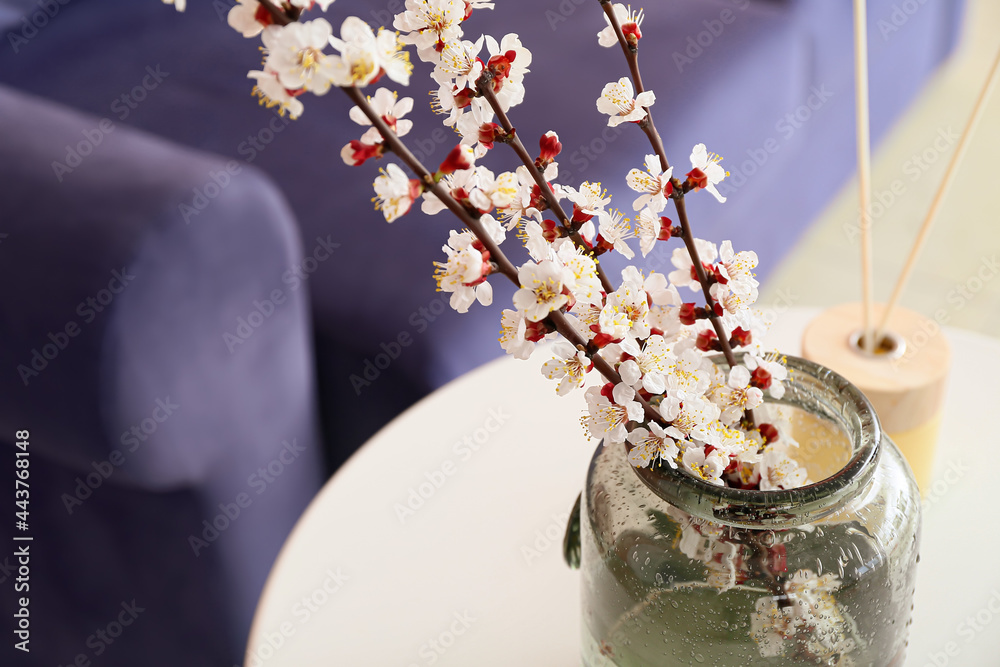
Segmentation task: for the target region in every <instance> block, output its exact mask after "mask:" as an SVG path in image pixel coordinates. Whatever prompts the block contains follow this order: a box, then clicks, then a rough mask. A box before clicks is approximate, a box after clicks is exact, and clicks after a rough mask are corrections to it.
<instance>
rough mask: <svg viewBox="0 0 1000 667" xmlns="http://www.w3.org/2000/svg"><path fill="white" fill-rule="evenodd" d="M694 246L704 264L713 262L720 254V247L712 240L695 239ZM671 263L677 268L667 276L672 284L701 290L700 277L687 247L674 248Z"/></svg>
mask: <svg viewBox="0 0 1000 667" xmlns="http://www.w3.org/2000/svg"><path fill="white" fill-rule="evenodd" d="M694 247H695V250H697V251H698V259H700V260H701V261H702V263H704V264H711V263H712V262H714V261H715V258H716V257H718V256H719V251H718V249H717V248H716V247H715V244H714V243H712V242H710V241H704V240H702V239H695V240H694ZM670 263H671V264H673V265H674V268H675V270H674V271H671V272H670V275H669V276H667V278H668V279H669V280H670V282H671V284H673V285H676V286H677V287H690V288H691V289H693V290H695V291H701V283H700V282H698V277H697V276H696V275H695V272H694V270H693V269H694V262H693V261H691V255H690V254H688V251H687V248H686V247H679V248H674V252H673V254H671V256H670Z"/></svg>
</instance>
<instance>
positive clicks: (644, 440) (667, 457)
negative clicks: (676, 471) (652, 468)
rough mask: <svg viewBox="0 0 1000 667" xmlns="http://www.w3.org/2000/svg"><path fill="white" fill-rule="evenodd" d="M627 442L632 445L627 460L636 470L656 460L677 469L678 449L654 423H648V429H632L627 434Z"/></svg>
mask: <svg viewBox="0 0 1000 667" xmlns="http://www.w3.org/2000/svg"><path fill="white" fill-rule="evenodd" d="M628 441H629V442H630V443H632V445H633V447H632V450H631V451H630V452H629V453H628V460H629V463H631V464H632V465H634V466H635V467H636V468H645V467H646V466H648V465H649V464H650V463H652V462H653V461H654V460H656V459H659V460H661V461H665V462H666V463H667V464H668V465H669V466H670V467H671V468H676V467H677V460H676V459H677V455H678V454H679V453H680V449H678V447H677V443H676V442H675V441H674V439H673V438H671V437H670V436H669V435H667V433H666V432H665V431H664V430H663V427H661V426H660V425H659V424H657V423H656V422H650V423H649V429H646V428H644V427H642V426H640V427H638V428H635V429H633V430H632V431H631V432H630V433H629V434H628Z"/></svg>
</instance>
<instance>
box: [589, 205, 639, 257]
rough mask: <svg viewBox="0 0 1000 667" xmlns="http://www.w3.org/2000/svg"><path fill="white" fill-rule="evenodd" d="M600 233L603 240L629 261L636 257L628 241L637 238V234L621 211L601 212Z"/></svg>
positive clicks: (599, 220)
mask: <svg viewBox="0 0 1000 667" xmlns="http://www.w3.org/2000/svg"><path fill="white" fill-rule="evenodd" d="M597 220H598V233H599V234H600V235H601V238H603V239H604V241H605V242H606V243H607V244H608V245H609V246H611V247H613V248H614V249H615V250H616V251H618V252H620V253H621V254H622V255H624V256H625V257H626V258H628V259H632V258H633V257H635V252H633V250H632V248H630V247H629V246H628V243H626V242H625V241H627V240H628V239H632V238H635V233H634V232H633V231H632V228H631V227H629V224H628V223H629V221H628V218H626V217H624V216H623V215H622V213H621V212H620V211H617V210H615V211H601V212H600V213H599V214H598V218H597Z"/></svg>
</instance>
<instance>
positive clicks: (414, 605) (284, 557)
mask: <svg viewBox="0 0 1000 667" xmlns="http://www.w3.org/2000/svg"><path fill="white" fill-rule="evenodd" d="M817 312H818V310H816V309H792V310H790V311H788V312H786V313H784V314H782V315H780V316H779V318H778V321H777V322H776V323H775V327H774V329H773V330H772V332H771V334H770V339H769V342H771V343H772V344H774V345H776V346H778V347H779V348H780V349H782V350H784V351H786V352H788V353H797V352H798V350H799V336H800V335H801V331H802V330H803V328H804V326H805V324H806V323H807V322H808V321H809V320H810V319H811V318H812V317H814V316H815V315H816V313H817ZM947 335H948V338H949V340H950V342H951V344H952V347H953V352H954V367H953V369H952V374H951V379H950V383H949V389H948V397H947V403H946V406H945V416H944V422H943V426H942V438H941V442H940V445H939V447H938V456H937V466H936V469H935V475H934V479H935V480H937V481H938V484H937V487H934V486H932V492H931V495H930V497H929V503H928V506H927V511H926V513H925V515H924V533H923V538H922V548H921V563H920V566H919V572H918V582H917V593H916V601H915V603H916V611H915V618H914V623H913V626H912V631H911V633H910V649H909V652H908V657H909V659H908V661H907V665H909V666H910V667H924V666H925V665H938V666H939V667H943V665H945V664H948V665H962V666H964V667H968V666H977V665H997V664H1000V658H998V656H1000V632H998V630H997V628H998V627H1000V625H995V624H991V621H993V618H994V616H997V615H1000V568H997V567H996V563H997V557H998V556H997V554H1000V531H998V530H996V528H997V520H996V518H995V517H996V513H997V503H996V500H995V499H996V495H995V494H994V493H993V491H992V489H994V488H998V486H1000V485H998V484H997V480H996V467H997V466H996V463H997V454H998V453H1000V450H998V447H997V444H998V443H997V435H996V433H997V430H996V427H995V426H991V427H990V428H986V426H985V420H986V419H987V418H990V417H992V416H994V415H995V414H996V410H997V407H998V406H1000V384H998V381H997V378H998V377H1000V341H998V340H994V339H991V338H988V337H985V336H982V335H979V334H974V333H971V332H966V331H961V330H955V329H949V330H947ZM544 360H545V355H539V354H536V355H535V356H533V357H532V359H531V360H529V361H527V362H519V361H516V360H513V359H510V358H504V359H499V360H497V361H495V362H492V363H490V364H487V365H485V366H483V367H481V368H479V369H477V370H475V371H473V372H471V373H469V374H467V375H465V376H463V377H461V378H459V379H458V380H455V381H454V382H452V383H450V384H449V385H447V386H445V387H443V388H442V389H440V390H438V391H436V392H434V393H433V394H432V395H430V396H428V397H427V398H425V399H424V400H423V401H421V402H420V403H418V404H417V405H415V406H413V407H412V408H411V409H410V410H408V411H406V412H405V413H403V414H402V415H400V416H399V417H397V418H396V419H395V420H394V421H393V422H392V423H391V424H389V425H388V426H386V427H385V428H384V429H382V430H381V431H380V432H379V433H378V434H377V435H375V437H373V438H372V439H371V440H369V441H368V442H367V443H366V444H365V446H364V447H363V448H362V449H361V450H359V451H358V452H357V453H356V454H355V455H354V456H353V457H352V458H351V459H350V460H349V461H348V462H347V463H346V464H345V465H344V466H343V467H342V468H341V469H340V470H339V471H338V472H337V474H336V475H335V476H334V477H333V478H332V479H331V480H330V481H329V482H328V483H327V484H326V486H325V487H324V488H323V490H322V491H321V492H320V494H319V495H318V496H317V497H316V498H315V499H314V500H313V502H312V504H311V505H310V507H309V509H308V510H307V511H306V513H305V514H304V515H303V516H302V518H301V519H300V520H299V523H298V525H297V526H296V527H295V530H294V531H293V532H292V534H291V536H290V537H289V539H288V541H287V542H286V544H285V546H284V548H283V549H282V551H281V554H280V556H279V557H278V560H277V562H276V563H275V566H274V568H273V569H272V571H271V574H270V577H269V578H268V582H267V584H266V586H265V589H264V593H263V595H262V596H261V599H260V602H259V604H258V607H257V613H256V616H255V619H254V623H253V628H252V630H251V636H250V641H249V645H248V650H247V661H246V663H245V665H246V667H258V666H260V665H266V666H269V667H270V666H279V665H280V666H283V667H284V666H289V667H311V666H313V665H316V666H320V665H322V666H323V667H330V666H333V665H335V666H340V665H347V666H350V667H364V666H367V665H372V666H379V667H383V666H396V665H398V666H399V667H423V666H425V665H437V666H440V667H447V666H451V665H454V666H461V667H469V666H470V665H476V666H477V667H493V666H496V667H500V666H503V667H508V666H509V665H519V666H520V665H523V666H527V667H533V666H538V667H577V666H578V665H579V664H580V663H579V657H578V639H579V613H578V604H579V590H578V588H579V586H578V583H579V581H578V573H577V572H574V571H571V570H569V569H568V568H567V567H566V565H565V564H564V563H563V561H562V553H561V552H562V550H561V541H562V536H563V528H564V526H565V520H566V517H567V514H568V512H569V509H570V507H571V505H572V503H573V501H574V499H575V498H576V495H577V493H578V492H579V491H580V490H581V488H582V485H583V481H584V473H585V471H586V468H587V464H588V462H589V460H590V457H591V455H592V453H593V450H594V447H595V446H596V442H588V440H587V439H586V437H585V436H584V433H583V429H582V427H581V426H580V425H579V417H580V415H581V414H582V412H583V407H584V404H583V398H582V392H578V393H575V394H574V395H572V396H570V397H567V398H559V397H557V396H556V395H555V388H554V387H555V385H554V383H553V382H551V381H549V380H546V379H545V378H543V377H542V376H541V374H540V373H539V371H538V368H539V366H540V365H541V363H542V362H543V361H544ZM515 389H516V391H513V390H515ZM977 451H978V452H982V453H983V455H982V456H981V457H980V456H977V455H976V452H977ZM949 463H957V464H958V465H957V466H956V465H952V467H951V472H949ZM984 464H985V465H984ZM935 488H936V489H937V491H938V492H937V493H935V492H934V491H933V489H935ZM421 494H422V495H421ZM977 616H978V620H977ZM969 617H971V619H972V620H971V622H970V621H969V620H968V618H969ZM997 623H1000V620H998V621H997ZM977 628H978V629H977ZM949 651H950V653H951V655H949V654H948V652H949ZM935 654H937V655H935ZM935 657H936V659H937V661H936V662H935V659H934V658H935Z"/></svg>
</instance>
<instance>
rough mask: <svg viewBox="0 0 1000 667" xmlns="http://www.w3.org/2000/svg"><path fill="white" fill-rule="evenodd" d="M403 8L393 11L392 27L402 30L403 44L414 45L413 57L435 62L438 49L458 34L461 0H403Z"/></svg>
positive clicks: (460, 24)
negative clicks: (398, 12)
mask: <svg viewBox="0 0 1000 667" xmlns="http://www.w3.org/2000/svg"><path fill="white" fill-rule="evenodd" d="M405 7H406V11H404V12H402V13H400V14H397V15H396V18H395V20H394V21H393V23H392V25H393V27H394V28H395V29H396V30H398V31H400V32H401V33H404V34H403V35H402V37H401V39H402V40H403V42H404V43H406V44H413V45H415V46H416V47H417V56H418V57H419V58H420V59H421V60H422V61H424V62H430V63H436V62H438V59H439V56H440V52H439V51H438V49H439V48H443V47H444V45H445V44H446V43H448V42H451V41H454V40H456V39H459V38H460V37H461V36H462V21H463V20H464V19H465V2H463V0H406V5H405Z"/></svg>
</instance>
